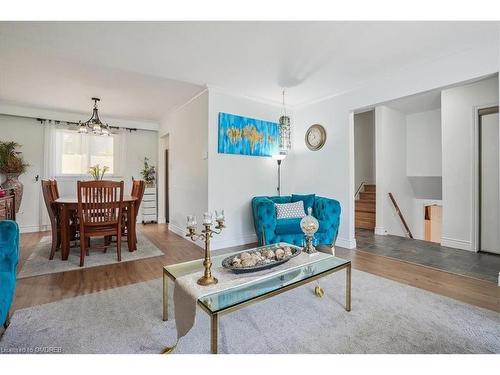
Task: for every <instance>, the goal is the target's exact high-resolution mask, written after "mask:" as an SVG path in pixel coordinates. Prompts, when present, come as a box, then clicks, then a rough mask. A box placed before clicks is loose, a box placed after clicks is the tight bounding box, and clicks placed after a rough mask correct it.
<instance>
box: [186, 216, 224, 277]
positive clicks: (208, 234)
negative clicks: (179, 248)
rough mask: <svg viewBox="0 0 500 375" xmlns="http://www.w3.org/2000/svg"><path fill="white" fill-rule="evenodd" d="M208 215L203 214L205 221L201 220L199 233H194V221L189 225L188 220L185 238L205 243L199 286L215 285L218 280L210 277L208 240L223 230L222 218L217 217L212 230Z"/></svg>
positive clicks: (210, 265)
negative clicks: (202, 270) (203, 270)
mask: <svg viewBox="0 0 500 375" xmlns="http://www.w3.org/2000/svg"><path fill="white" fill-rule="evenodd" d="M208 215H209V214H205V215H204V216H205V219H204V220H203V230H202V231H201V233H199V234H197V233H196V221H195V220H194V224H193V223H191V224H189V218H188V227H187V229H188V233H187V234H186V237H189V238H191V240H193V241H197V240H199V239H203V241H204V242H205V259H204V260H203V267H204V269H205V272H204V274H203V276H202V277H200V278H199V279H198V284H199V285H212V284H217V282H218V280H217V278H215V277H214V276H212V259H211V258H210V239H211V238H212V237H213V235H214V234H220V233H221V232H222V229H223V228H225V225H224V217H217V220H216V221H217V226H216V227H215V228H214V229H212V220H211V215H210V218H208Z"/></svg>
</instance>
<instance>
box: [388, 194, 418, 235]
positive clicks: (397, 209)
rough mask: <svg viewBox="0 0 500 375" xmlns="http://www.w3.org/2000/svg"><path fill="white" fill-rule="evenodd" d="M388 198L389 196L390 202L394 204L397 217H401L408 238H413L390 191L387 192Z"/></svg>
mask: <svg viewBox="0 0 500 375" xmlns="http://www.w3.org/2000/svg"><path fill="white" fill-rule="evenodd" d="M389 198H391V201H392V204H393V205H394V208H395V209H396V213H397V214H398V216H399V218H400V219H401V222H402V223H403V226H404V227H405V230H406V235H407V236H408V237H410V238H413V235H412V234H411V231H410V228H409V227H408V224H407V223H406V220H405V218H404V216H403V214H402V213H401V210H400V209H399V206H398V204H397V203H396V200H395V199H394V195H392V193H389Z"/></svg>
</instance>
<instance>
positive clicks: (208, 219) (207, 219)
mask: <svg viewBox="0 0 500 375" xmlns="http://www.w3.org/2000/svg"><path fill="white" fill-rule="evenodd" d="M203 224H212V214H211V213H209V212H205V213H204V214H203Z"/></svg>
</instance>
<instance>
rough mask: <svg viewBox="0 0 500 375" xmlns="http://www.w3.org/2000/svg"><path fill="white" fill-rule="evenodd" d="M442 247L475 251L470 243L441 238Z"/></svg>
mask: <svg viewBox="0 0 500 375" xmlns="http://www.w3.org/2000/svg"><path fill="white" fill-rule="evenodd" d="M441 246H446V247H453V248H454V249H461V250H467V251H475V250H474V249H473V247H472V243H471V242H470V241H464V240H457V239H455V238H448V237H441Z"/></svg>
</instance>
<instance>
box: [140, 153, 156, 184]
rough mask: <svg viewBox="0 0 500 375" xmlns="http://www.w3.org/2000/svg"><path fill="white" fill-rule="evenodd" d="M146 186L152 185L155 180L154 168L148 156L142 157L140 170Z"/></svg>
mask: <svg viewBox="0 0 500 375" xmlns="http://www.w3.org/2000/svg"><path fill="white" fill-rule="evenodd" d="M141 175H142V178H143V179H144V182H145V184H146V187H149V188H151V187H154V186H155V181H156V170H155V167H154V165H150V164H149V158H144V167H143V168H142V171H141Z"/></svg>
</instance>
